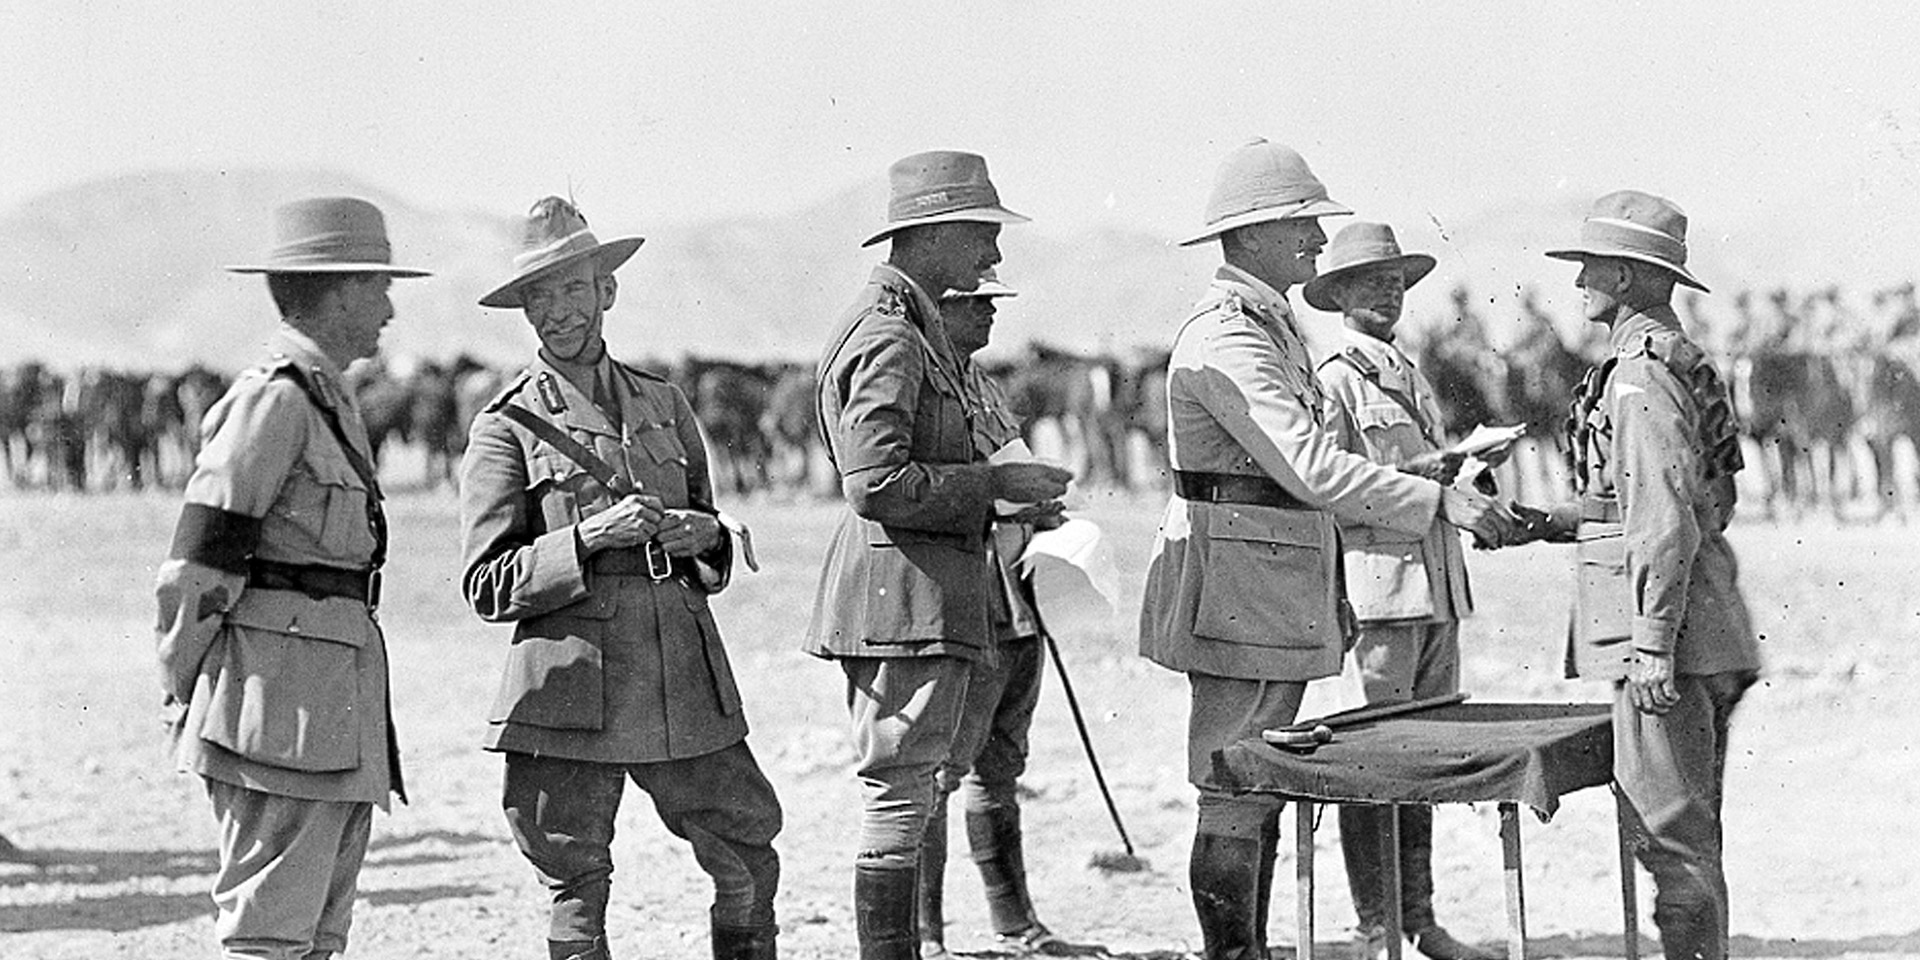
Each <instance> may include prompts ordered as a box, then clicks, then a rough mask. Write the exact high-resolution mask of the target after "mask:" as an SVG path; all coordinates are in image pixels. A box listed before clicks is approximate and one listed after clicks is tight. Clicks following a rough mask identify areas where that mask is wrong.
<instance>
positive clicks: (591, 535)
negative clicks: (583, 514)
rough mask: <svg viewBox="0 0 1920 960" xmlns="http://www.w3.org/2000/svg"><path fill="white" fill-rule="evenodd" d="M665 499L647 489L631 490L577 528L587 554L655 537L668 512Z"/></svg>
mask: <svg viewBox="0 0 1920 960" xmlns="http://www.w3.org/2000/svg"><path fill="white" fill-rule="evenodd" d="M663 507H664V503H663V501H661V499H660V498H659V497H656V496H653V495H652V494H647V493H630V494H627V495H626V496H625V497H622V498H620V500H619V501H618V502H616V503H615V504H614V505H613V506H611V507H608V508H607V509H605V510H602V511H600V512H599V513H596V514H594V515H593V516H591V517H588V518H586V519H585V520H582V521H580V525H579V526H577V527H575V528H574V532H575V534H576V535H578V536H579V538H580V546H581V548H582V549H584V550H585V551H586V552H587V555H588V556H592V555H593V554H596V553H599V552H600V551H602V550H609V549H619V548H621V547H637V546H639V545H641V544H643V543H646V542H647V541H648V540H651V539H653V536H654V534H656V533H658V532H659V529H660V520H661V519H662V518H663V517H664V516H665V511H664V509H663Z"/></svg>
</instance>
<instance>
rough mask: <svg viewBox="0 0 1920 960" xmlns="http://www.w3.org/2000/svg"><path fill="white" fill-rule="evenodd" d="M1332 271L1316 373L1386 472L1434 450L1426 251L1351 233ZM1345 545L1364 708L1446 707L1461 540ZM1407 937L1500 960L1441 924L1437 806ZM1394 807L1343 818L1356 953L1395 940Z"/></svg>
mask: <svg viewBox="0 0 1920 960" xmlns="http://www.w3.org/2000/svg"><path fill="white" fill-rule="evenodd" d="M1327 258H1328V266H1327V269H1326V270H1324V271H1322V272H1321V273H1320V275H1319V276H1317V277H1315V278H1313V279H1312V280H1310V281H1308V283H1307V285H1306V287H1305V288H1304V289H1303V290H1302V291H1301V292H1302V294H1303V295H1304V296H1305V297H1306V300H1307V303H1308V304H1309V305H1311V306H1313V307H1314V308H1316V309H1319V310H1325V311H1328V312H1332V313H1339V314H1340V315H1341V317H1342V319H1343V320H1344V321H1345V323H1346V327H1345V329H1343V330H1342V331H1341V339H1340V341H1339V349H1338V351H1337V352H1336V353H1334V354H1333V355H1332V356H1329V357H1327V358H1326V359H1325V360H1323V361H1321V363H1320V384H1321V387H1322V388H1323V389H1324V391H1325V393H1326V399H1327V413H1326V421H1327V424H1328V426H1329V427H1330V428H1331V429H1332V430H1333V432H1334V435H1335V437H1336V438H1337V440H1338V442H1339V445H1340V449H1342V450H1346V451H1348V452H1350V453H1357V454H1359V455H1361V456H1363V457H1366V458H1367V459H1369V460H1372V461H1373V462H1375V463H1378V464H1382V465H1385V466H1389V467H1395V466H1399V465H1401V464H1405V463H1409V462H1414V461H1417V460H1419V459H1420V458H1422V457H1431V456H1433V455H1435V454H1436V453H1438V452H1439V450H1440V441H1441V434H1440V422H1441V421H1440V408H1439V405H1438V404H1437V403H1436V402H1435V400H1434V394H1433V385H1432V384H1429V383H1428V382H1427V378H1426V377H1425V376H1423V375H1422V374H1421V373H1420V371H1419V369H1418V368H1416V367H1415V366H1414V365H1413V362H1412V361H1411V360H1409V359H1407V355H1406V354H1405V353H1402V352H1401V350H1400V348H1399V347H1398V346H1396V345H1395V344H1394V342H1393V341H1394V327H1395V326H1397V325H1398V324H1399V322H1400V307H1401V303H1402V300H1403V297H1404V296H1405V294H1406V291H1407V289H1408V288H1409V287H1412V286H1413V285H1414V284H1416V283H1419V282H1420V280H1421V279H1422V278H1424V277H1426V275H1427V274H1428V273H1429V272H1431V271H1432V270H1433V267H1434V259H1433V258H1432V257H1430V256H1428V255H1426V254H1424V253H1402V252H1400V242H1399V240H1398V239H1396V238H1395V237H1394V235H1393V228H1392V227H1389V226H1387V225H1386V224H1384V223H1368V222H1365V221H1360V222H1355V223H1350V224H1348V225H1347V226H1345V227H1343V228H1341V230H1340V232H1339V233H1337V234H1335V235H1334V238H1333V244H1332V245H1331V246H1330V247H1328V250H1327ZM1340 545H1341V548H1342V551H1343V554H1344V556H1343V560H1344V563H1345V573H1346V587H1347V600H1348V602H1350V603H1351V604H1352V605H1353V613H1354V617H1355V618H1356V619H1357V620H1358V621H1359V624H1360V637H1359V639H1358V640H1357V641H1355V643H1354V646H1353V651H1352V653H1353V659H1354V663H1355V665H1356V666H1358V667H1359V671H1360V680H1361V683H1362V685H1363V687H1364V688H1365V691H1366V697H1367V702H1368V703H1389V702H1394V701H1406V700H1417V699H1425V698H1428V697H1438V696H1444V695H1446V694H1449V693H1453V692H1455V691H1457V690H1459V689H1460V619H1461V618H1462V617H1465V616H1467V615H1468V614H1470V613H1472V612H1473V591H1472V590H1471V588H1470V587H1469V586H1468V584H1467V564H1466V559H1465V557H1463V556H1462V555H1461V551H1460V534H1459V531H1457V530H1455V529H1454V528H1453V527H1450V526H1448V525H1447V524H1445V523H1443V522H1441V521H1440V520H1439V519H1438V518H1435V520H1434V522H1433V523H1432V524H1429V525H1428V527H1427V529H1426V531H1425V532H1423V533H1420V534H1413V535H1410V534H1407V533H1404V532H1401V531H1398V530H1394V529H1392V528H1390V527H1376V526H1373V525H1371V524H1368V523H1364V522H1353V521H1348V520H1343V521H1341V523H1340ZM1399 810H1400V817H1399V835H1400V849H1399V850H1398V851H1397V852H1396V853H1395V854H1394V857H1395V859H1396V860H1397V861H1398V865H1399V872H1400V911H1401V913H1400V919H1401V924H1400V926H1401V930H1400V932H1404V933H1405V934H1406V936H1407V937H1408V938H1409V939H1411V940H1412V941H1413V943H1414V946H1415V947H1416V948H1417V949H1418V950H1419V951H1420V952H1421V953H1422V954H1425V955H1426V956H1429V957H1433V958H1435V960H1456V958H1464V960H1492V957H1493V956H1494V955H1493V954H1491V953H1488V952H1486V951H1484V950H1480V949H1477V948H1475V947H1472V946H1470V945H1468V944H1464V943H1461V942H1460V941H1458V940H1455V939H1454V938H1453V936H1452V935H1451V934H1449V933H1447V931H1446V929H1445V928H1444V927H1441V926H1440V925H1439V923H1437V922H1436V921H1435V919H1434V915H1433V808H1432V807H1427V806H1421V805H1418V804H1406V805H1402V806H1401V807H1400V808H1399ZM1386 817H1387V812H1386V808H1384V807H1380V806H1372V805H1364V804H1348V805H1344V806H1342V807H1341V808H1340V849H1341V852H1342V853H1344V854H1345V856H1346V862H1347V886H1348V888H1349V889H1350V890H1351V892H1352V894H1353V905H1354V912H1355V913H1356V914H1358V918H1359V936H1358V940H1357V943H1356V946H1357V947H1358V948H1359V952H1360V953H1361V955H1363V956H1366V957H1373V956H1378V955H1380V953H1381V951H1382V950H1384V949H1385V947H1386V940H1387V938H1388V937H1390V936H1393V935H1395V932H1394V931H1392V930H1391V929H1390V925H1389V921H1390V919H1391V918H1389V917H1388V915H1387V913H1388V910H1387V904H1388V899H1389V898H1388V896H1387V889H1386V883H1387V875H1388V871H1387V870H1386V864H1385V863H1384V862H1383V861H1384V858H1383V856H1382V850H1383V844H1384V843H1385V842H1386V836H1387V832H1386Z"/></svg>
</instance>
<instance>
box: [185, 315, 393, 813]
mask: <svg viewBox="0 0 1920 960" xmlns="http://www.w3.org/2000/svg"><path fill="white" fill-rule="evenodd" d="M272 346H273V349H274V351H275V354H276V357H275V360H274V361H273V362H272V363H270V364H268V365H266V366H263V367H258V368H255V369H252V370H249V371H247V372H245V373H243V374H241V376H240V377H239V378H238V379H237V380H236V381H235V382H234V385H233V387H232V388H231V389H229V390H228V391H227V393H226V395H225V396H223V397H222V398H221V399H220V401H219V402H218V403H217V404H215V405H214V407H213V408H212V409H211V410H209V411H208V413H207V417H206V420H205V421H204V422H203V423H202V424H201V434H202V436H203V438H204V439H203V442H202V446H201V450H200V453H199V455H198V456H197V457H196V458H195V461H194V470H193V474H192V476H191V477H189V478H188V480H187V488H186V494H185V500H186V503H187V504H188V505H189V511H190V512H191V511H192V510H193V508H195V507H201V508H209V509H211V510H215V511H220V512H222V513H224V514H227V515H238V516H242V517H250V518H257V520H258V532H257V537H256V539H255V540H254V542H253V545H252V547H251V549H249V550H247V551H246V553H245V554H244V555H240V556H234V557H231V558H218V559H216V558H211V557H209V556H207V555H206V554H205V553H204V552H202V549H205V547H203V548H202V549H194V548H185V549H182V546H181V545H180V544H176V550H175V553H176V554H184V555H176V556H174V557H173V558H171V559H169V560H167V561H166V562H165V563H164V564H162V565H161V568H160V571H159V577H158V579H159V591H160V597H161V608H162V625H163V631H162V634H161V636H160V637H159V642H160V652H161V663H162V669H163V671H164V673H165V675H166V676H165V680H166V683H167V688H168V692H169V693H170V694H172V695H173V697H174V698H175V699H176V700H179V701H180V702H183V703H186V704H188V707H187V710H186V713H185V716H184V718H183V719H182V722H181V723H180V724H179V725H178V726H177V727H176V733H177V743H176V750H177V756H178V759H179V762H180V766H181V769H183V770H190V771H192V772H194V773H198V774H200V775H201V776H203V777H207V778H208V779H212V780H219V781H221V782H224V783H230V784H234V785H236V786H242V787H247V788H249V789H253V790H259V791H262V792H265V793H272V794H278V795H281V796H289V797H299V798H303V799H308V800H337V801H360V802H368V803H377V804H379V805H381V806H382V807H383V808H384V807H385V806H386V805H387V804H388V795H389V794H391V793H394V792H396V791H399V790H400V789H401V782H400V771H399V754H398V752H397V751H396V750H395V749H394V748H393V742H392V740H393V738H392V720H391V713H390V711H389V709H388V702H387V701H388V689H387V684H388V681H387V648H386V640H385V638H384V637H383V636H382V635H381V632H380V626H379V624H378V623H377V622H376V621H375V620H374V619H373V617H372V615H371V614H370V611H369V610H368V607H367V604H366V603H364V602H361V601H359V600H355V599H351V598H349V597H343V596H329V597H324V598H316V597H313V596H309V595H308V594H306V593H303V592H298V591H295V590H280V589H259V588H253V587H248V586H247V570H248V563H249V562H250V561H251V560H254V559H258V560H264V561H272V562H277V563H282V564H292V565H299V566H307V565H314V566H320V567H327V568H333V569H336V570H339V571H341V572H343V573H349V574H350V573H354V572H358V575H359V576H360V577H361V578H362V580H364V578H365V576H366V571H367V570H368V569H369V568H371V566H372V565H373V557H374V551H375V534H374V531H373V530H372V529H371V528H370V526H369V522H368V518H369V512H368V503H367V501H368V498H369V497H377V496H378V492H377V491H375V490H369V489H368V487H367V484H366V482H365V481H363V480H362V479H361V477H360V475H359V474H358V473H356V472H355V471H354V469H353V466H352V464H351V463H350V462H349V460H348V458H347V456H346V454H345V452H344V451H343V450H342V449H341V446H340V443H339V441H338V440H337V439H335V436H334V433H333V431H332V429H331V428H330V427H329V426H328V423H327V420H326V417H325V415H324V414H323V413H322V412H321V410H320V409H319V408H318V407H316V406H315V405H314V402H313V400H312V399H310V398H309V397H308V395H307V393H306V392H305V391H304V390H303V389H302V388H301V387H300V385H299V384H298V383H297V382H295V381H294V380H293V379H291V378H290V377H288V376H285V375H283V374H282V373H281V370H282V369H283V367H285V366H293V367H297V368H298V369H299V370H300V371H301V372H302V373H303V374H304V375H305V376H306V377H307V379H308V381H309V382H310V383H312V384H313V386H314V388H315V389H316V390H317V391H318V392H319V393H320V395H321V397H322V398H323V399H324V400H325V401H326V402H327V403H329V405H331V406H332V407H333V408H334V409H335V410H336V411H337V412H338V415H339V418H340V422H341V424H342V426H343V427H344V428H345V430H346V432H347V436H348V439H349V441H350V442H351V443H352V444H353V445H354V446H355V447H356V448H357V450H358V452H359V453H360V454H361V456H363V457H367V458H368V459H371V456H370V447H369V446H368V444H367V437H366V429H365V427H364V426H363V425H362V424H361V421H360V413H359V409H358V407H357V406H356V405H355V404H354V401H353V397H352V395H351V394H350V393H349V392H348V391H346V390H344V389H343V388H342V386H341V384H342V381H341V378H340V371H339V368H338V367H336V366H335V365H334V363H333V362H332V361H331V360H329V359H328V358H327V356H326V355H325V354H324V353H321V352H320V349H319V347H318V346H316V345H315V344H314V342H313V341H312V340H311V339H309V338H308V337H307V336H306V335H305V334H302V333H301V332H299V331H298V330H295V329H293V328H292V327H289V326H284V325H283V326H282V327H281V328H280V329H279V331H278V332H277V333H276V335H275V338H274V341H273V344H272ZM221 601H224V602H221ZM176 610H178V611H180V612H181V613H182V614H186V613H187V612H189V611H192V612H200V611H203V610H204V611H206V612H207V613H208V614H209V616H208V617H207V618H205V619H199V620H196V619H195V618H194V617H193V616H191V615H181V616H174V612H175V611H176ZM215 612H218V613H220V614H221V615H220V616H218V617H215V616H212V614H213V613H215Z"/></svg>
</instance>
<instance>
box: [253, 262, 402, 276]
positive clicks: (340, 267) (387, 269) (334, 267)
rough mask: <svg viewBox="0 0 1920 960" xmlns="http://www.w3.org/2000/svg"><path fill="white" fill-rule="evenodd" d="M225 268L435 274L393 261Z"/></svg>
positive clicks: (275, 271) (283, 271)
mask: <svg viewBox="0 0 1920 960" xmlns="http://www.w3.org/2000/svg"><path fill="white" fill-rule="evenodd" d="M224 269H225V270H226V271H227V272H229V273H384V274H387V275H388V276H393V277H400V278H402V279H406V278H410V277H431V276H433V274H432V273H430V272H428V271H425V270H419V269H416V268H414V267H396V266H394V265H393V264H391V263H299V264H238V265H235V266H230V267H226V268H224Z"/></svg>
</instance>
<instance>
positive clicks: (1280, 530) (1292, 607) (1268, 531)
mask: <svg viewBox="0 0 1920 960" xmlns="http://www.w3.org/2000/svg"><path fill="white" fill-rule="evenodd" d="M1209 513H1210V516H1209V517H1208V527H1207V534H1206V549H1207V556H1206V568H1205V572H1204V573H1203V574H1202V577H1201V581H1200V599H1199V606H1198V610H1197V611H1196V614H1195V617H1194V625H1193V632H1194V633H1195V634H1197V635H1199V636H1203V637H1208V638H1211V639H1214V640H1226V641H1230V642H1233V643H1244V644H1251V645H1254V646H1262V647H1319V646H1322V645H1324V644H1327V643H1335V644H1337V643H1339V642H1340V624H1339V621H1338V618H1337V611H1336V607H1335V603H1334V589H1333V563H1332V560H1331V558H1330V557H1329V556H1328V555H1327V551H1326V549H1325V547H1326V535H1325V531H1324V530H1323V525H1325V524H1327V523H1330V522H1331V521H1330V520H1328V519H1327V518H1326V516H1325V515H1324V514H1321V513H1317V512H1312V511H1304V510H1279V509H1273V508H1266V507H1229V506H1220V507H1216V508H1213V509H1212V510H1210V511H1209Z"/></svg>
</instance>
